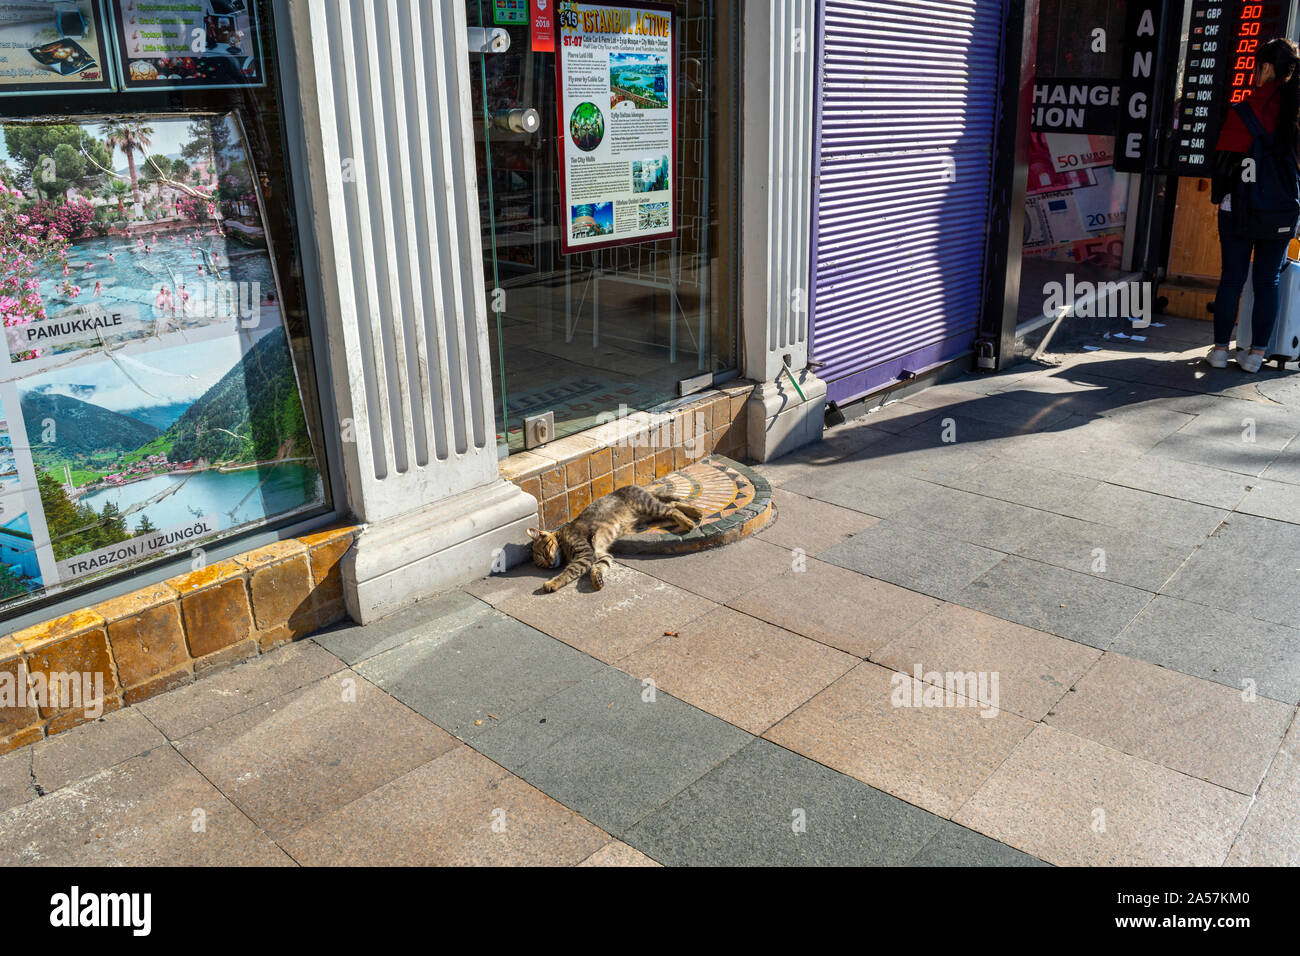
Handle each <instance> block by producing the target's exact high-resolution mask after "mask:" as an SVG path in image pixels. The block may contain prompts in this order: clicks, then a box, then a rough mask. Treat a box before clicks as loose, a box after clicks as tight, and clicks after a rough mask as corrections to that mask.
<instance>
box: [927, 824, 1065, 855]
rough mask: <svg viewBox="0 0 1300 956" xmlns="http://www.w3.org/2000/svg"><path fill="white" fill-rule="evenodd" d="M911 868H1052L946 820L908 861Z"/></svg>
mask: <svg viewBox="0 0 1300 956" xmlns="http://www.w3.org/2000/svg"><path fill="white" fill-rule="evenodd" d="M907 865H908V866H1050V865H1051V864H1049V863H1044V862H1043V861H1042V860H1040V859H1038V858H1037V857H1032V856H1030V855H1029V854H1028V853H1021V852H1020V851H1019V850H1017V849H1016V848H1015V847H1010V846H1007V845H1006V844H1005V843H999V842H998V841H997V840H993V839H990V838H989V837H986V836H985V835H984V834H982V833H976V832H975V831H974V830H968V829H966V828H965V827H963V826H958V825H957V824H955V823H951V822H949V821H947V820H944V821H943V822H942V825H941V826H940V827H939V832H937V833H936V834H935V835H934V836H932V837H930V839H929V840H928V841H927V842H926V844H925V846H923V847H921V849H920V850H919V851H917V854H916V855H915V856H914V857H912V858H911V859H910V860H908V861H907Z"/></svg>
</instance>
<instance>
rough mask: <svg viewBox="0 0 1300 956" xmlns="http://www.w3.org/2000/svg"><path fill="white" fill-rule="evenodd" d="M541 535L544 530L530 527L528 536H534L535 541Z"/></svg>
mask: <svg viewBox="0 0 1300 956" xmlns="http://www.w3.org/2000/svg"><path fill="white" fill-rule="evenodd" d="M541 536H542V532H541V531H539V530H538V529H537V528H529V529H528V537H530V538H532V539H533V540H534V541H536V540H537V539H538V538H540V537H541Z"/></svg>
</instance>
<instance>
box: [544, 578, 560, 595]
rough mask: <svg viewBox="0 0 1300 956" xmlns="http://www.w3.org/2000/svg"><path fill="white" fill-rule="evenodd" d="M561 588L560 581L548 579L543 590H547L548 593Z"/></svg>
mask: <svg viewBox="0 0 1300 956" xmlns="http://www.w3.org/2000/svg"><path fill="white" fill-rule="evenodd" d="M559 589H560V582H559V581H547V582H546V583H545V584H543V585H542V590H543V591H545V592H546V593H547V594H554V593H555V592H556V591H558V590H559Z"/></svg>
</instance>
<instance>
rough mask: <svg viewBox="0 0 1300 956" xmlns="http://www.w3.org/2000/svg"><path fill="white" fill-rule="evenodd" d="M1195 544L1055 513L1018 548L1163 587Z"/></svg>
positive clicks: (1064, 564) (1049, 560) (1134, 583)
mask: <svg viewBox="0 0 1300 956" xmlns="http://www.w3.org/2000/svg"><path fill="white" fill-rule="evenodd" d="M1191 553H1192V547H1191V546H1190V545H1186V544H1181V545H1180V544H1173V543H1171V542H1167V541H1162V540H1161V539H1159V538H1155V537H1152V536H1151V535H1149V534H1146V533H1143V532H1140V531H1133V530H1128V529H1124V528H1112V527H1110V526H1109V525H1104V524H1096V523H1094V522H1091V521H1083V520H1081V519H1079V518H1067V517H1065V516H1063V515H1053V516H1051V518H1049V519H1048V520H1047V521H1045V522H1042V523H1041V525H1040V527H1039V529H1038V531H1037V533H1036V534H1035V535H1034V536H1033V537H1031V538H1030V539H1029V541H1028V542H1027V543H1026V544H1025V545H1024V547H1022V548H1020V549H1019V550H1018V551H1016V554H1018V555H1019V556H1020V557H1022V558H1032V559H1033V560H1035V561H1041V562H1043V563H1044V564H1052V565H1055V566H1056V567H1058V568H1067V569H1069V570H1071V571H1078V572H1079V573H1081V574H1090V575H1093V576H1094V577H1098V578H1104V579H1106V580H1107V581H1115V582H1117V583H1119V584H1127V585H1129V586H1130V587H1135V588H1141V589H1142V590H1144V591H1159V590H1160V588H1161V586H1162V585H1163V584H1164V583H1165V582H1166V581H1168V580H1169V578H1170V577H1171V576H1172V575H1173V574H1174V572H1175V571H1177V570H1178V569H1179V568H1180V567H1182V565H1183V562H1184V561H1186V560H1187V557H1188V555H1190V554H1191Z"/></svg>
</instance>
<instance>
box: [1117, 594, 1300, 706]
mask: <svg viewBox="0 0 1300 956" xmlns="http://www.w3.org/2000/svg"><path fill="white" fill-rule="evenodd" d="M1110 649H1111V650H1112V651H1115V652H1117V653H1121V654H1127V655H1128V656H1130V657H1137V658H1140V659H1142V660H1144V661H1149V662H1151V663H1152V664H1159V665H1160V666H1161V667H1168V668H1170V669H1172V670H1176V671H1179V672H1181V673H1183V674H1191V675H1192V676H1194V677H1203V678H1205V679H1206V680H1210V681H1214V682H1215V683H1216V684H1224V685H1226V686H1228V687H1232V688H1234V689H1236V690H1238V691H1242V690H1244V689H1247V688H1248V687H1249V688H1253V689H1254V690H1255V691H1256V692H1257V693H1259V694H1261V695H1262V696H1264V697H1271V698H1273V699H1274V700H1281V701H1286V702H1287V703H1289V704H1295V703H1300V630H1296V629H1295V628H1291V627H1286V626H1284V625H1281V624H1270V623H1268V622H1267V621H1259V620H1255V619H1253V618H1249V617H1246V616H1244V615H1242V614H1238V613H1235V612H1231V611H1222V610H1219V609H1218V608H1211V607H1206V606H1205V605H1203V604H1193V603H1191V602H1188V601H1181V600H1179V599H1178V598H1174V597H1167V596H1164V595H1161V596H1158V597H1156V598H1155V600H1153V601H1152V602H1151V603H1150V604H1149V605H1148V606H1147V607H1146V608H1145V609H1144V610H1143V611H1142V613H1141V614H1139V615H1138V616H1137V617H1136V618H1135V619H1134V620H1133V622H1132V623H1131V624H1130V625H1129V626H1128V627H1127V628H1126V629H1125V630H1124V633H1122V634H1120V636H1119V637H1118V638H1117V639H1116V640H1115V643H1114V644H1113V645H1111V648H1110ZM1247 682H1249V684H1247Z"/></svg>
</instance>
